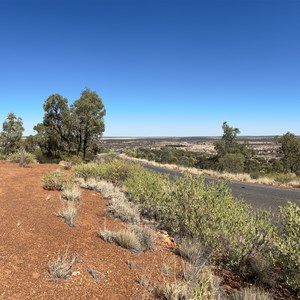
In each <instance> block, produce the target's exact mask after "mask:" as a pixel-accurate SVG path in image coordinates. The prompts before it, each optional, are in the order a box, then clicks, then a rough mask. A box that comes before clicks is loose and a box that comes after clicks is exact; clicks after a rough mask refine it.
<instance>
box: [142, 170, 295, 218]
mask: <svg viewBox="0 0 300 300" xmlns="http://www.w3.org/2000/svg"><path fill="white" fill-rule="evenodd" d="M143 165H144V167H145V168H147V169H149V170H152V171H155V172H158V173H164V174H168V175H170V177H171V178H175V177H176V176H181V173H180V172H178V171H174V170H169V169H166V168H163V167H157V166H152V165H150V164H143ZM205 180H206V181H207V182H209V181H212V180H219V179H212V178H206V179H205ZM229 186H230V188H231V190H232V193H233V195H234V196H235V197H241V198H243V199H244V200H245V201H246V202H247V203H249V204H251V206H252V207H253V208H255V209H260V208H261V209H271V210H272V211H273V212H275V213H276V212H278V207H279V206H282V205H285V204H286V203H287V201H291V202H295V203H296V204H297V205H299V206H300V189H287V188H278V187H272V186H267V185H259V184H251V183H244V182H231V183H230V184H229Z"/></svg>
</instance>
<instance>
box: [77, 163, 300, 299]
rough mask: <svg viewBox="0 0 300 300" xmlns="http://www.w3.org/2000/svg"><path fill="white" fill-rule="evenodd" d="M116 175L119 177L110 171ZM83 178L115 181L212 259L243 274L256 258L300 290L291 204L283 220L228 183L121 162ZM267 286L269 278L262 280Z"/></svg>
mask: <svg viewBox="0 0 300 300" xmlns="http://www.w3.org/2000/svg"><path fill="white" fill-rule="evenodd" d="M112 171H113V175H112V174H111V173H110V172H112ZM75 172H76V175H77V176H82V177H83V178H85V179H87V178H89V177H92V178H97V177H100V178H102V179H108V180H110V181H112V180H115V181H116V182H118V184H120V185H122V184H124V188H125V190H126V192H127V193H128V195H129V197H130V199H131V200H132V201H133V202H134V203H135V204H137V205H138V207H139V208H140V210H141V211H142V213H143V215H144V216H147V217H149V218H154V219H155V220H156V221H157V222H158V226H159V227H160V228H163V229H166V230H168V232H170V233H171V234H173V235H176V236H179V237H182V238H192V239H196V240H197V241H198V242H199V243H200V244H201V245H203V248H205V249H206V250H205V252H206V253H208V254H209V255H208V256H209V259H210V260H211V261H212V262H214V263H217V264H219V265H221V266H223V267H226V268H231V269H234V270H236V271H239V270H241V269H242V268H243V266H244V265H245V262H247V261H250V260H251V259H253V258H254V257H259V258H260V259H261V261H263V262H264V263H265V265H266V266H268V268H269V266H270V268H273V269H276V270H278V268H280V270H281V271H280V272H279V273H278V275H280V274H281V275H280V276H281V278H280V280H281V281H282V282H284V283H285V285H286V286H288V287H289V288H291V289H293V290H295V291H298V293H299V292H300V289H299V282H300V281H299V276H300V275H299V273H300V261H299V258H300V255H299V240H300V208H299V206H297V205H296V204H288V205H287V206H285V207H282V208H280V214H279V216H274V215H272V214H271V213H270V212H268V211H264V210H262V211H255V212H253V210H252V208H251V207H250V206H249V205H247V204H246V203H245V202H244V201H242V200H240V199H236V198H234V197H233V196H232V193H231V190H230V189H229V188H228V186H227V184H226V183H224V182H212V183H209V184H206V183H205V182H204V180H203V179H202V178H199V177H192V176H190V175H185V176H182V177H179V178H177V179H176V180H175V181H170V179H169V178H168V177H166V176H163V175H160V174H156V173H153V172H151V171H147V170H145V169H143V168H142V167H141V166H139V165H133V164H129V163H125V162H121V161H116V160H111V161H109V162H107V163H102V164H98V165H97V164H87V165H81V166H77V167H75ZM258 278H264V279H261V280H263V281H264V282H262V283H265V282H267V281H265V278H266V276H260V277H258Z"/></svg>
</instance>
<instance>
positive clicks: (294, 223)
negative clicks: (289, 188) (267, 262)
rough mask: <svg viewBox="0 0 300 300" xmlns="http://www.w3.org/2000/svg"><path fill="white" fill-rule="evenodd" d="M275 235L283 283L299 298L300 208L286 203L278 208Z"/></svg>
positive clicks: (277, 259)
mask: <svg viewBox="0 0 300 300" xmlns="http://www.w3.org/2000/svg"><path fill="white" fill-rule="evenodd" d="M277 229H278V232H277V234H276V235H275V245H276V248H277V249H276V250H277V251H276V254H275V255H277V257H275V259H276V261H277V262H278V263H279V264H280V266H281V268H282V269H283V270H284V271H285V274H284V276H285V278H284V280H285V282H286V284H287V285H288V286H290V287H291V288H293V289H294V290H296V291H297V292H298V295H299V296H300V243H299V241H300V207H299V206H297V204H295V203H291V202H288V204H287V205H286V206H283V207H280V215H279V220H278V223H277Z"/></svg>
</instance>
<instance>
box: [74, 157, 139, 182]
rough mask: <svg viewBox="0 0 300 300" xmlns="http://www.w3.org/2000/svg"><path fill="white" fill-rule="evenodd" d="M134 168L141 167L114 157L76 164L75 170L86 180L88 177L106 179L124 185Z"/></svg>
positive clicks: (78, 175)
mask: <svg viewBox="0 0 300 300" xmlns="http://www.w3.org/2000/svg"><path fill="white" fill-rule="evenodd" d="M133 168H141V167H139V166H138V165H133V164H128V163H126V162H125V161H123V160H120V159H113V160H111V161H109V162H106V163H99V164H97V163H89V164H85V165H84V164H82V165H79V166H75V168H74V171H75V175H76V176H77V177H81V178H84V179H85V180H86V179H88V178H95V179H105V180H108V181H111V182H113V183H115V184H117V185H122V183H123V182H124V181H125V180H126V178H127V177H128V174H129V173H130V172H131V170H132V169H133Z"/></svg>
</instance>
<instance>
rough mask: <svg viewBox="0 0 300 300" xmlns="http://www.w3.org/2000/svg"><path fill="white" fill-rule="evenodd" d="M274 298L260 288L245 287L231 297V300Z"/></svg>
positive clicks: (265, 299) (269, 299)
mask: <svg viewBox="0 0 300 300" xmlns="http://www.w3.org/2000/svg"><path fill="white" fill-rule="evenodd" d="M272 299H273V298H272V297H271V296H269V295H268V294H267V293H265V292H263V291H262V290H260V289H258V288H253V287H250V288H245V289H242V290H240V291H238V292H236V293H235V294H233V295H232V296H231V297H230V300H272Z"/></svg>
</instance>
